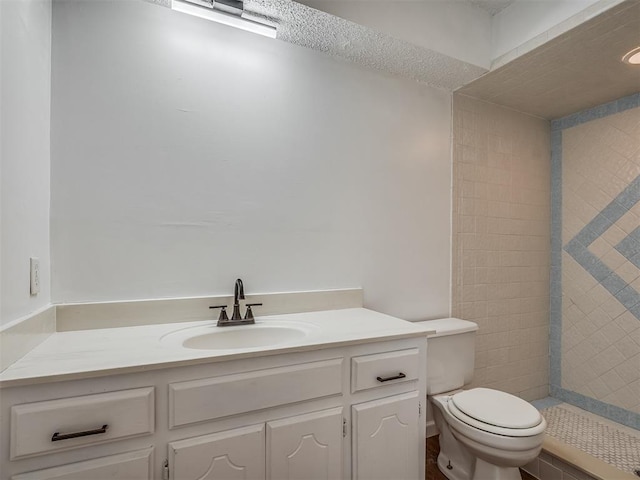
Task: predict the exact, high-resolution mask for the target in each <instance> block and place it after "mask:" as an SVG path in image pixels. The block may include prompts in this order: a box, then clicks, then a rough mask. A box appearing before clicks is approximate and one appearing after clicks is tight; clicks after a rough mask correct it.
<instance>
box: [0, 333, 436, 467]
mask: <svg viewBox="0 0 640 480" xmlns="http://www.w3.org/2000/svg"><path fill="white" fill-rule="evenodd" d="M425 370H426V341H425V339H424V337H409V338H404V339H398V340H388V341H378V342H369V343H365V342H362V343H356V344H349V343H346V344H345V345H343V346H336V347H333V348H324V349H322V348H318V349H315V350H308V351H298V352H295V351H294V352H289V353H279V354H274V355H266V356H255V355H254V356H250V357H248V358H231V359H228V360H226V361H215V362H211V361H209V362H206V361H202V362H200V363H196V364H191V365H184V366H175V367H173V368H164V369H160V368H158V369H156V370H151V371H135V372H131V373H123V374H118V375H114V374H111V375H105V376H102V377H95V378H94V377H89V376H87V378H75V379H72V380H69V381H65V382H48V383H47V382H41V383H35V384H33V385H23V386H12V387H8V388H7V387H3V388H2V389H1V390H0V395H2V403H1V405H0V408H1V409H2V410H1V411H0V430H1V434H2V438H1V439H0V440H1V441H0V455H1V456H0V461H1V465H0V467H1V468H0V478H1V479H2V480H5V479H6V480H9V479H10V480H44V479H56V480H60V479H64V480H72V479H73V480H88V479H91V480H101V479H110V480H118V479H119V480H174V479H175V480H191V479H200V480H222V479H224V480H234V479H236V478H237V479H244V480H249V479H251V480H253V479H255V480H262V479H265V480H301V479H304V480H342V479H344V480H347V479H350V478H353V479H358V480H368V479H394V480H417V479H419V478H421V474H422V473H423V471H424V457H425V435H424V433H425V419H424V416H423V415H421V413H420V412H421V403H424V400H425V397H426V371H425ZM56 412H58V413H56ZM103 418H107V419H108V422H107V421H104V423H106V424H108V425H109V427H108V428H107V430H106V432H103V433H99V434H95V435H94V434H91V435H86V436H80V437H77V438H69V439H65V440H64V441H55V442H52V441H51V438H52V435H53V434H54V433H55V432H59V433H60V434H62V435H63V434H66V433H73V432H76V431H78V432H82V431H86V430H85V429H87V428H89V427H91V428H96V427H95V426H94V424H95V425H97V426H99V427H101V426H102V423H103V421H102V420H101V419H103ZM96 422H97V423H96ZM98 424H100V425H98ZM89 431H90V430H89Z"/></svg>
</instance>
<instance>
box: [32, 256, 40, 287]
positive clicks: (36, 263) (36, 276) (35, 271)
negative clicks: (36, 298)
mask: <svg viewBox="0 0 640 480" xmlns="http://www.w3.org/2000/svg"><path fill="white" fill-rule="evenodd" d="M30 263H31V274H30V278H31V295H37V294H38V293H40V259H39V258H36V257H31V258H30Z"/></svg>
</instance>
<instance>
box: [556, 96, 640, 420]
mask: <svg viewBox="0 0 640 480" xmlns="http://www.w3.org/2000/svg"><path fill="white" fill-rule="evenodd" d="M639 102H640V94H636V95H632V96H630V97H626V98H623V99H620V100H618V101H614V102H611V103H608V104H605V105H601V106H599V107H596V108H594V109H590V110H588V111H585V112H580V113H577V114H574V115H571V116H569V117H566V118H563V119H560V120H556V121H554V122H553V123H552V152H553V155H552V156H553V175H554V179H555V183H554V191H553V217H554V218H553V254H552V255H553V271H552V303H551V327H550V328H551V393H552V395H554V396H557V397H559V398H561V399H563V400H565V401H567V402H569V403H572V404H574V405H577V406H579V407H581V408H584V409H586V410H590V411H592V412H594V413H597V414H599V415H602V416H605V417H608V418H611V419H613V420H615V421H618V422H620V423H623V424H626V425H629V426H632V427H635V428H640V108H639Z"/></svg>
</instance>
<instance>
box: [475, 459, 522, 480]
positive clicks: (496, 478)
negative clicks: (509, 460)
mask: <svg viewBox="0 0 640 480" xmlns="http://www.w3.org/2000/svg"><path fill="white" fill-rule="evenodd" d="M487 479H491V480H522V476H521V475H520V469H519V468H517V467H498V466H496V465H493V464H491V463H487V462H485V461H484V460H482V459H481V458H476V467H475V469H474V471H473V477H471V480H487Z"/></svg>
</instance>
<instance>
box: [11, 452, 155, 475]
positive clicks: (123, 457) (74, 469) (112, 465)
mask: <svg viewBox="0 0 640 480" xmlns="http://www.w3.org/2000/svg"><path fill="white" fill-rule="evenodd" d="M152 462H153V447H152V448H148V449H145V450H138V451H135V452H129V453H121V454H119V455H110V456H108V457H102V458H96V459H93V460H87V461H84V462H77V463H70V464H68V465H62V466H60V467H54V468H47V469H45V470H38V471H37V472H30V473H22V474H20V475H14V476H13V477H11V480H88V479H91V480H132V479H135V480H150V479H151V478H152V471H153V470H152V466H151V464H152ZM2 478H4V476H3V477H2Z"/></svg>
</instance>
